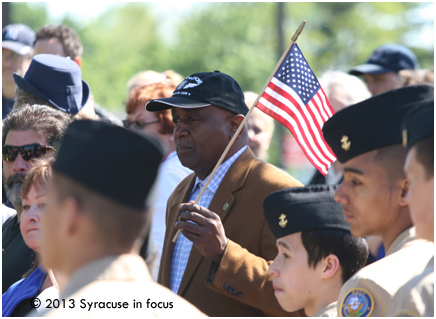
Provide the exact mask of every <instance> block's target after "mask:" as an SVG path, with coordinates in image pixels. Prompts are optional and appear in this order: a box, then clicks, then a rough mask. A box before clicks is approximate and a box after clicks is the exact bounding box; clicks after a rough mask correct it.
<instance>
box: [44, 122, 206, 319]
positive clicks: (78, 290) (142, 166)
mask: <svg viewBox="0 0 436 319" xmlns="http://www.w3.org/2000/svg"><path fill="white" fill-rule="evenodd" d="M161 160H162V149H161V146H160V144H159V143H158V142H157V140H155V139H154V138H152V137H151V136H145V135H143V134H141V133H139V132H136V131H130V130H127V129H124V128H122V127H118V126H114V125H111V124H108V123H105V122H99V121H92V120H83V121H76V122H73V123H72V124H71V125H70V126H69V127H68V129H67V131H66V133H65V137H64V140H63V144H62V146H61V148H60V150H59V154H58V157H57V159H56V162H55V163H54V165H53V181H52V184H51V185H50V186H49V189H48V192H47V206H46V210H45V215H44V219H43V234H42V253H41V255H42V257H43V262H44V264H45V265H46V266H47V267H49V268H51V269H53V271H54V272H55V273H56V272H59V273H61V274H62V275H64V276H66V278H67V279H66V280H67V282H66V283H63V284H62V283H60V298H61V299H65V300H66V302H68V306H65V307H59V308H57V309H54V311H53V312H50V313H47V315H48V316H65V315H74V316H105V317H113V316H116V317H121V316H123V315H128V316H129V317H130V316H132V317H137V316H139V315H141V316H144V315H146V316H147V315H148V316H156V315H162V314H163V313H167V315H168V312H170V311H172V309H174V310H177V311H181V312H182V313H184V312H186V314H187V315H193V316H198V315H201V313H200V312H199V311H198V310H197V309H195V308H194V307H193V306H192V305H190V304H188V303H187V302H186V301H184V300H183V299H181V298H179V297H177V296H175V295H174V294H172V293H171V292H170V291H169V290H168V289H165V288H163V287H161V286H159V285H157V284H156V283H154V282H153V280H152V279H151V276H150V274H149V272H148V270H147V267H146V264H145V262H144V260H143V259H142V258H141V257H140V256H139V255H138V253H139V248H140V246H141V244H142V241H143V239H144V237H145V236H146V235H147V234H145V232H144V230H145V229H147V224H148V223H149V222H150V219H151V216H150V214H148V213H147V206H148V204H147V197H148V194H149V192H150V190H151V188H152V185H153V183H154V180H155V178H156V174H157V170H158V167H159V164H160V161H161ZM83 300H84V301H85V302H84V301H83ZM135 302H136V304H135ZM140 303H141V304H140ZM83 304H85V306H83ZM135 305H136V306H135ZM116 313H117V314H116Z"/></svg>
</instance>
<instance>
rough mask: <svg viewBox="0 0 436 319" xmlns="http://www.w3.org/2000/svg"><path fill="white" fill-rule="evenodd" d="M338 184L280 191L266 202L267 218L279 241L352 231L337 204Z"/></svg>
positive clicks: (264, 207)
mask: <svg viewBox="0 0 436 319" xmlns="http://www.w3.org/2000/svg"><path fill="white" fill-rule="evenodd" d="M336 189H337V186H335V185H310V186H306V187H295V188H288V189H282V190H279V191H276V192H274V193H272V194H270V195H268V196H267V197H266V198H265V200H264V202H263V209H264V215H265V219H266V221H267V222H268V225H269V227H270V229H271V231H272V233H273V235H274V237H275V238H280V237H284V236H287V235H291V234H294V233H298V232H301V231H305V230H317V229H336V230H343V231H347V232H349V231H350V224H349V223H347V222H346V221H345V218H344V215H343V214H342V205H341V204H339V203H337V202H335V200H334V199H333V196H334V194H335V191H336Z"/></svg>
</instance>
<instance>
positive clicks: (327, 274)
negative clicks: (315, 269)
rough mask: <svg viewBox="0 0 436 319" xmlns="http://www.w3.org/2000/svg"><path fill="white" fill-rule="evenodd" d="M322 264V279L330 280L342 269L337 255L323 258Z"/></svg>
mask: <svg viewBox="0 0 436 319" xmlns="http://www.w3.org/2000/svg"><path fill="white" fill-rule="evenodd" d="M320 263H321V267H322V268H321V271H322V274H321V278H322V279H328V278H331V277H333V276H334V275H335V274H336V273H337V272H338V271H339V269H340V267H341V264H340V263H339V258H338V257H337V256H336V255H333V254H330V255H328V256H327V257H325V258H323V260H322V261H321V262H320Z"/></svg>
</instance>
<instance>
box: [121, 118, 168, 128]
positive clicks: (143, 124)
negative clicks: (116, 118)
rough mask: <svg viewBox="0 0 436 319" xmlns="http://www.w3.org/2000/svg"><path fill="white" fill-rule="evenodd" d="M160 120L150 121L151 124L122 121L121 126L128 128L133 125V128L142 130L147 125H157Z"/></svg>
mask: <svg viewBox="0 0 436 319" xmlns="http://www.w3.org/2000/svg"><path fill="white" fill-rule="evenodd" d="M159 122H160V120H156V121H151V122H143V121H129V120H123V124H124V127H125V128H130V127H131V126H132V125H134V127H135V128H138V129H143V128H144V127H146V126H147V125H150V124H154V123H159Z"/></svg>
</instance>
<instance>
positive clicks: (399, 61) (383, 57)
mask: <svg viewBox="0 0 436 319" xmlns="http://www.w3.org/2000/svg"><path fill="white" fill-rule="evenodd" d="M415 69H419V63H418V59H417V58H416V56H415V54H414V53H413V52H412V51H410V50H409V49H408V48H406V47H405V46H402V45H399V44H385V45H382V46H379V47H378V48H377V49H375V50H374V52H373V53H372V55H371V57H370V58H369V60H368V61H367V62H366V63H365V64H362V65H358V66H356V67H354V68H352V69H351V70H350V71H349V72H348V73H350V74H352V75H360V74H362V73H369V74H381V73H387V72H398V71H401V70H415Z"/></svg>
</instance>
